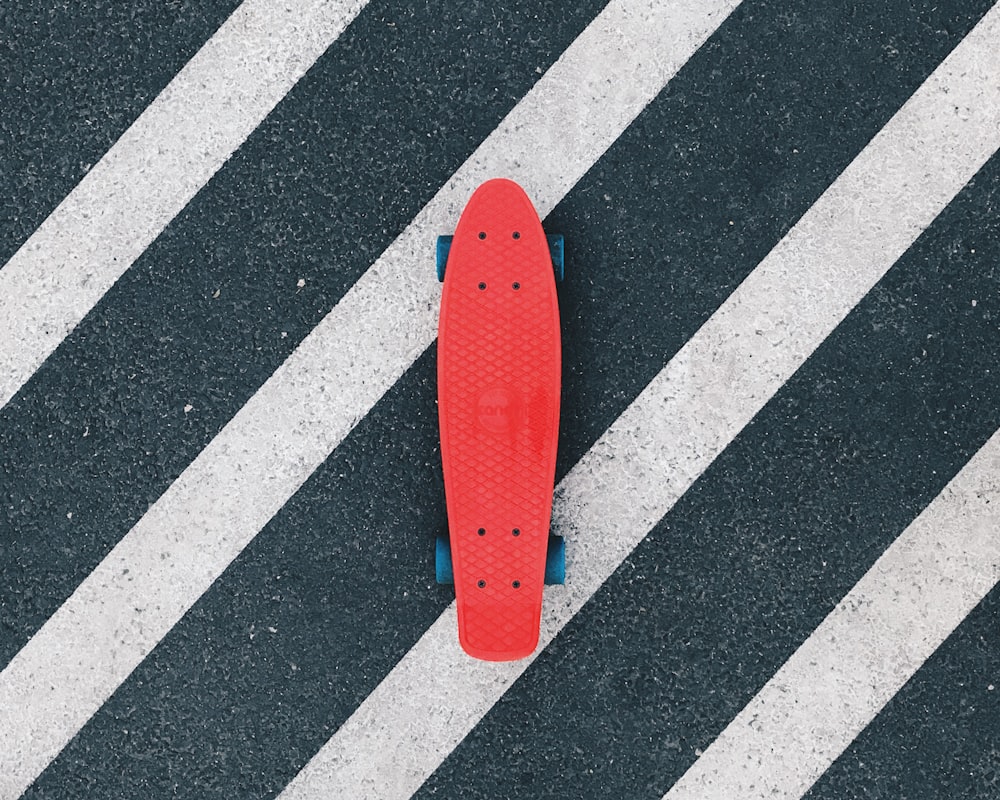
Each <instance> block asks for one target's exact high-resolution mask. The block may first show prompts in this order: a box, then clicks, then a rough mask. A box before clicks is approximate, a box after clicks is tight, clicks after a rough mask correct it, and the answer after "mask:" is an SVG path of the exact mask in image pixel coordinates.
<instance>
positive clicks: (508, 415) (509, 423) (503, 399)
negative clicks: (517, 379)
mask: <svg viewBox="0 0 1000 800" xmlns="http://www.w3.org/2000/svg"><path fill="white" fill-rule="evenodd" d="M519 406H520V404H519V403H518V401H517V396H516V395H515V393H514V392H512V391H510V390H509V389H506V388H504V387H502V386H499V387H495V388H492V389H487V390H486V391H485V392H483V393H482V394H481V395H479V402H478V403H477V404H476V419H478V420H479V424H480V425H481V426H482V427H483V428H485V429H486V430H488V431H491V432H493V433H507V432H509V431H510V429H511V428H512V427H513V426H514V424H515V422H516V420H517V417H518V414H519Z"/></svg>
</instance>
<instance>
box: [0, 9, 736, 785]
mask: <svg viewBox="0 0 1000 800" xmlns="http://www.w3.org/2000/svg"><path fill="white" fill-rule="evenodd" d="M737 1H738V0H675V1H674V2H671V3H667V2H664V1H661V2H658V3H653V4H652V5H651V4H650V3H649V2H648V1H647V0H631V2H626V1H625V0H616V2H613V3H611V4H610V5H609V6H608V7H607V8H606V9H605V10H604V11H602V12H601V14H600V15H599V16H598V17H597V18H596V19H595V20H594V22H593V23H592V24H591V25H590V26H589V27H588V28H587V29H586V30H585V31H584V32H583V33H582V34H581V36H580V37H579V38H578V39H577V40H576V41H575V42H574V43H573V44H572V45H571V46H570V48H569V49H568V50H567V51H566V52H565V53H564V54H563V55H562V57H561V58H560V59H559V60H558V61H557V62H556V63H555V64H554V65H553V67H552V68H551V69H550V70H549V71H548V72H547V73H546V74H545V75H544V76H542V78H541V79H540V80H539V82H538V83H537V84H536V86H535V87H534V88H533V89H532V91H531V92H529V93H528V94H527V95H526V96H525V97H524V99H523V100H522V101H521V102H520V103H519V104H518V105H517V106H516V107H515V108H514V109H513V110H512V111H511V113H510V114H509V115H508V117H507V118H506V119H505V120H504V121H503V122H502V123H501V125H500V126H499V127H498V128H497V130H496V131H494V132H493V133H492V134H491V135H490V136H489V137H488V138H487V139H486V140H485V141H484V142H483V144H482V145H481V146H480V147H479V148H478V149H477V150H476V152H475V153H474V154H473V155H472V156H471V157H470V158H469V160H468V161H467V162H466V163H465V164H464V165H463V166H462V167H461V169H460V170H459V171H458V172H457V173H456V174H455V175H454V176H453V177H452V179H451V180H450V181H449V183H448V184H447V185H446V186H445V187H444V188H442V190H441V191H440V192H439V193H438V194H437V195H436V196H435V198H434V199H433V200H432V201H431V202H430V203H429V204H428V205H427V206H426V207H425V208H424V209H423V210H422V211H421V212H420V214H419V215H418V216H417V217H416V219H415V220H414V221H413V222H412V223H411V225H410V226H409V227H408V228H407V229H406V230H405V231H404V232H403V233H402V234H401V235H400V236H399V238H398V239H396V241H395V242H393V244H392V245H390V247H389V248H388V249H387V250H386V251H385V253H383V254H382V256H381V257H380V258H379V259H378V261H377V262H376V263H375V264H374V265H373V266H372V268H371V269H369V270H368V272H367V273H366V274H365V275H364V276H363V277H362V278H361V279H360V280H359V281H358V283H357V284H355V286H354V287H352V289H351V291H350V292H348V293H347V295H345V297H344V298H343V299H342V300H341V302H340V303H338V305H337V306H336V307H335V308H334V309H333V311H331V312H330V314H329V315H327V317H326V318H325V319H324V320H323V321H322V322H321V323H320V324H319V325H318V326H317V327H316V329H315V330H314V331H313V332H312V333H310V335H309V336H308V337H306V339H305V340H304V341H303V342H302V343H301V344H300V346H299V347H298V348H297V349H296V351H295V352H294V353H293V354H292V356H291V357H290V358H289V359H288V360H287V361H286V362H285V363H284V364H283V365H282V366H281V367H280V368H279V369H278V370H277V371H276V372H275V373H274V375H273V376H272V377H271V378H270V379H269V380H268V381H267V383H266V384H265V385H264V386H263V387H261V389H260V390H259V391H258V392H257V394H256V395H254V397H253V398H251V400H250V401H249V402H248V403H247V405H246V406H244V407H243V409H241V410H240V412H239V413H238V414H237V415H236V416H235V417H234V418H233V419H232V420H231V421H230V423H229V424H228V425H227V426H226V427H225V429H223V431H222V432H221V433H220V434H219V435H218V436H217V437H216V438H215V439H214V440H213V441H212V442H211V444H209V446H208V447H207V448H206V449H205V450H204V451H203V452H202V453H201V454H200V455H199V456H198V458H196V459H195V461H194V462H192V463H191V465H190V466H189V467H188V468H187V469H186V470H185V471H184V472H183V473H182V475H181V476H180V477H179V478H178V479H177V481H175V482H174V484H173V485H172V486H171V487H170V488H169V489H168V490H167V492H165V493H164V494H163V496H162V497H161V498H160V499H159V500H158V501H157V502H156V503H155V504H154V505H153V507H152V508H150V510H149V511H148V512H147V513H146V515H145V516H144V517H143V518H142V519H141V520H140V521H139V522H138V523H137V524H136V525H135V526H134V527H133V528H132V530H131V531H130V532H129V533H128V534H127V535H126V536H125V537H124V538H123V539H122V541H121V542H120V543H119V544H118V546H117V547H115V549H114V550H113V551H112V552H111V553H110V554H109V555H108V556H107V557H106V558H105V559H104V560H103V561H102V562H101V564H100V565H98V567H97V568H96V569H95V570H94V572H93V573H92V574H91V575H90V576H88V577H87V579H86V580H85V581H84V582H83V583H82V584H81V585H80V587H79V588H78V589H77V591H76V592H74V593H73V595H72V596H71V597H70V598H69V599H68V600H67V601H66V603H64V604H63V606H62V607H61V608H60V609H59V610H58V611H57V612H56V613H55V614H54V615H53V616H52V617H51V618H50V619H49V620H48V622H46V624H45V625H44V626H43V627H42V628H41V630H39V632H38V633H37V634H36V635H35V636H34V637H33V638H32V639H31V641H29V642H28V644H27V645H26V646H25V647H24V648H23V649H22V650H21V651H20V652H19V653H18V654H17V656H15V657H14V659H13V660H12V661H11V662H10V664H8V666H7V667H6V669H5V670H4V671H3V672H2V673H0V754H3V756H4V758H6V759H8V760H9V761H10V762H11V763H10V768H9V769H2V770H0V798H7V797H11V796H14V795H16V794H17V793H18V792H20V791H22V790H23V788H24V787H25V786H26V785H27V784H28V783H29V782H30V781H31V780H32V779H33V778H34V777H35V776H36V775H37V774H38V773H39V772H41V770H42V769H44V768H45V766H46V765H47V764H48V763H49V761H51V759H52V758H54V757H55V756H56V754H57V753H58V752H59V751H60V750H61V749H62V748H63V747H64V746H65V745H66V743H67V742H68V741H69V739H70V738H71V737H72V736H73V735H74V734H75V733H76V732H77V731H78V730H79V729H80V727H81V726H82V725H83V724H84V723H85V722H86V721H87V719H89V718H90V716H91V715H92V714H93V713H94V712H95V711H96V710H97V709H98V708H99V707H100V706H101V704H102V703H103V702H104V701H105V700H106V699H107V698H108V697H109V696H110V695H111V693H112V692H114V691H115V689H117V687H118V686H119V685H120V684H121V682H122V681H124V680H125V678H127V677H128V675H129V673H131V671H132V670H133V669H134V668H135V667H136V665H138V664H139V662H140V661H141V660H142V659H143V658H144V657H145V656H146V654H147V653H149V651H150V650H151V649H152V648H153V647H154V646H155V645H156V643H157V642H158V641H159V640H160V639H161V638H162V637H163V636H164V635H165V634H166V633H167V631H169V630H170V628H171V627H172V626H173V625H174V624H175V623H176V622H177V620H178V619H180V617H181V616H182V615H183V614H184V613H185V612H186V611H187V610H188V608H190V607H191V605H192V604H193V603H194V602H195V601H196V600H197V599H198V597H200V596H201V594H202V593H203V592H205V590H206V589H208V587H209V586H210V585H211V584H212V582H213V581H214V580H215V579H216V578H217V577H218V576H219V575H220V574H221V573H222V571H223V570H224V569H225V568H226V567H227V566H228V565H229V563H230V562H231V561H232V559H233V558H235V557H236V556H237V555H238V554H239V553H240V551H241V550H242V549H243V548H244V547H246V546H247V544H249V542H250V541H251V540H252V539H253V537H254V536H256V534H257V532H258V531H259V530H260V529H261V528H262V527H263V526H264V525H265V524H266V523H267V521H268V520H269V519H270V518H271V517H272V516H273V515H274V514H275V513H276V512H277V511H278V509H279V508H281V506H282V505H283V504H284V503H285V502H286V501H287V500H288V498H289V497H290V496H291V495H292V494H293V493H294V492H295V491H296V490H297V489H298V487H299V486H301V484H302V483H303V482H304V481H305V480H306V478H308V476H309V475H310V474H311V473H312V471H313V470H314V469H316V467H318V466H319V465H320V464H321V463H322V462H323V460H324V459H325V458H326V457H327V455H328V454H329V453H330V452H331V451H332V450H333V449H334V448H335V447H336V446H337V445H338V444H339V443H340V442H341V440H342V439H343V438H344V436H346V435H347V434H348V433H349V432H350V430H351V429H352V428H353V427H354V425H355V424H356V423H357V422H358V420H360V419H361V418H362V417H363V416H364V415H365V414H366V413H367V412H368V411H369V409H370V408H371V407H372V406H373V405H374V404H375V402H376V401H377V400H378V399H379V398H380V397H381V396H382V395H383V394H384V393H385V392H386V391H387V390H388V389H389V388H390V387H391V386H392V384H393V383H394V382H395V381H396V380H397V379H398V378H399V376H400V375H401V374H402V373H403V372H404V371H405V370H406V368H407V367H409V365H410V364H412V363H413V361H414V360H416V358H417V357H418V356H419V355H420V354H421V353H422V352H423V351H424V350H425V349H426V348H427V347H428V346H429V345H430V344H431V343H432V342H433V339H434V336H435V332H436V326H437V307H438V302H439V299H440V286H439V284H438V283H437V280H436V278H435V272H434V268H433V255H432V254H433V252H434V237H435V235H436V234H437V233H439V232H441V231H444V230H448V229H449V228H450V227H453V226H454V224H455V221H456V220H457V218H458V214H459V211H460V210H461V207H462V205H463V204H464V203H465V201H466V199H467V198H468V196H469V195H470V194H471V192H472V190H473V189H474V188H475V186H477V185H478V184H479V183H480V182H482V181H483V180H484V179H485V178H487V177H493V176H496V175H507V176H509V177H512V178H514V179H516V180H518V181H520V182H521V183H522V185H524V186H525V188H526V189H527V190H528V191H529V193H530V194H531V196H532V198H533V200H534V201H535V203H536V206H537V208H538V210H539V212H540V213H541V214H543V215H544V214H546V213H548V212H549V211H550V210H551V209H552V208H553V207H554V206H555V204H556V203H557V202H558V201H559V200H560V199H561V198H562V197H563V196H564V195H565V194H566V192H567V191H569V189H570V188H571V187H572V186H573V185H574V184H575V183H576V182H577V181H578V180H579V179H580V177H581V176H582V175H583V174H584V173H585V172H586V171H587V170H588V169H589V168H590V167H591V166H592V165H593V164H594V162H595V161H596V160H597V159H598V158H600V156H601V155H602V154H603V153H604V151H605V150H606V149H607V148H608V147H609V146H610V145H611V144H612V143H613V142H614V140H615V139H616V138H617V137H618V136H619V135H620V134H621V132H622V131H623V130H624V129H625V127H627V125H628V124H629V123H630V122H631V121H632V120H633V119H634V118H635V116H636V115H638V114H639V112H640V111H641V110H642V109H643V108H644V107H645V106H646V104H647V103H649V102H650V100H651V99H652V98H653V97H655V95H656V94H657V93H658V92H659V91H660V89H662V87H663V86H664V84H665V83H666V82H667V80H669V78H670V77H671V76H672V75H674V74H675V73H676V71H677V69H679V68H680V66H681V65H682V64H683V63H684V61H686V60H687V59H688V58H689V57H690V56H691V54H692V53H694V51H695V50H696V49H697V48H698V46H699V45H700V44H701V43H702V42H703V41H704V40H705V39H706V38H707V37H708V35H709V34H710V33H711V32H712V31H713V30H714V29H715V28H716V27H717V26H718V25H719V24H720V23H721V21H722V20H723V19H724V18H725V17H726V15H727V14H728V13H729V12H730V11H731V10H732V8H734V7H735V6H736V5H737ZM552 109H559V110H560V111H559V113H558V114H553V113H552Z"/></svg>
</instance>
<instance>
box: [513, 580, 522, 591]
mask: <svg viewBox="0 0 1000 800" xmlns="http://www.w3.org/2000/svg"><path fill="white" fill-rule="evenodd" d="M511 586H513V587H514V588H515V589H520V588H521V581H514V582H513V583H512V584H511Z"/></svg>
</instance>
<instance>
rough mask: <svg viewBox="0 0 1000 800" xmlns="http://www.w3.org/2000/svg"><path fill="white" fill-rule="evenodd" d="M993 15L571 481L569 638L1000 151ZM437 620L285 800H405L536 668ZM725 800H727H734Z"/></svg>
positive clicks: (557, 519) (548, 627) (554, 623)
mask: <svg viewBox="0 0 1000 800" xmlns="http://www.w3.org/2000/svg"><path fill="white" fill-rule="evenodd" d="M998 34H1000V9H998V8H994V9H993V10H992V11H991V12H989V13H988V14H987V16H986V17H984V18H983V20H982V21H981V22H980V23H979V24H978V25H977V27H976V28H975V29H974V30H973V31H972V32H971V33H970V34H969V35H968V36H967V37H966V38H965V39H964V40H963V41H962V43H961V44H960V45H959V46H958V47H957V48H956V49H955V50H954V51H953V52H952V53H951V54H950V55H949V56H948V58H947V59H945V61H944V62H943V63H942V64H941V65H940V66H939V67H938V69H937V70H935V72H934V74H933V75H932V76H931V77H930V78H929V79H928V80H927V81H926V82H925V83H924V85H923V86H922V87H921V88H920V89H919V90H918V91H917V92H916V93H915V94H914V96H913V97H911V98H910V100H909V101H907V103H906V104H905V105H904V106H903V108H902V109H900V111H899V112H898V113H897V114H896V115H895V116H894V117H893V119H892V120H891V121H890V122H889V123H888V124H887V125H886V126H885V128H883V130H882V131H881V132H880V133H879V134H878V135H877V136H876V137H875V138H874V139H873V140H872V142H871V143H870V144H869V145H868V147H866V148H865V150H864V151H863V152H862V153H861V154H860V155H859V156H858V157H857V158H856V159H855V160H854V161H853V162H852V163H851V165H850V166H849V167H848V168H847V169H846V170H845V171H844V172H843V173H842V174H841V176H840V177H839V178H838V179H837V180H836V181H835V182H834V184H833V185H832V186H831V187H830V188H829V189H828V190H827V191H826V192H825V193H824V195H823V196H822V197H821V198H820V200H819V201H817V203H816V204H815V205H814V206H813V207H812V208H811V209H810V210H809V211H808V212H807V213H806V214H805V215H804V216H803V217H802V219H801V220H800V221H799V222H798V223H797V224H796V225H795V227H794V228H793V229H792V230H791V231H790V232H789V233H788V234H787V235H786V236H785V238H784V239H782V241H781V242H779V244H778V245H777V246H776V247H775V248H774V249H773V250H772V251H771V252H770V253H769V254H768V256H767V257H766V258H765V259H764V261H763V262H762V263H761V264H760V265H759V266H758V267H757V269H756V270H755V271H754V272H753V273H752V274H751V275H750V276H749V277H748V278H747V280H746V281H744V283H743V284H742V285H741V286H740V287H739V288H738V289H737V291H736V292H735V293H734V294H733V295H732V296H731V297H730V298H729V299H728V300H727V301H726V302H725V303H724V304H723V305H722V306H721V307H720V308H719V309H718V311H717V312H716V313H715V314H714V315H713V316H712V317H711V319H709V321H708V322H707V323H706V324H705V325H704V326H703V327H702V328H701V329H700V330H699V331H698V333H697V334H696V335H695V336H694V337H693V338H692V339H691V340H690V341H689V342H688V343H687V344H686V345H685V346H684V347H683V348H682V349H681V350H680V352H679V353H678V354H677V355H676V357H675V358H674V359H672V360H671V362H670V363H669V364H668V365H667V366H666V367H665V368H664V369H663V371H662V372H661V373H660V374H659V375H658V376H657V377H656V378H655V379H654V380H653V381H652V383H650V385H649V386H648V387H647V388H646V389H645V390H644V391H643V392H642V394H640V396H639V397H638V398H637V399H636V400H635V402H634V403H633V404H632V405H631V406H630V407H629V408H628V409H627V410H626V411H625V413H624V414H622V416H621V417H619V419H618V420H617V421H616V422H615V423H614V424H613V425H612V426H611V427H610V428H609V429H608V431H607V432H606V433H605V434H604V435H603V436H602V437H601V439H600V440H599V441H598V442H597V443H596V444H595V445H594V447H593V448H591V450H590V451H589V452H588V453H587V454H586V455H585V456H584V457H583V458H582V459H581V460H580V461H579V462H578V463H577V464H576V466H574V468H573V469H572V470H571V471H570V473H569V474H568V475H567V476H566V478H565V479H564V480H563V481H562V482H561V484H560V485H559V487H558V489H557V495H556V502H555V507H554V509H553V516H554V523H553V524H554V526H555V527H556V528H557V529H559V530H560V531H561V532H563V533H565V534H566V535H567V536H568V537H569V538H570V540H571V541H570V548H571V549H570V558H571V576H570V581H569V582H568V584H567V586H566V587H565V590H564V591H561V592H560V591H559V590H554V591H550V592H548V593H547V596H546V609H545V614H544V617H543V618H544V621H545V627H544V629H543V633H542V643H543V644H546V643H548V642H550V641H551V640H552V639H553V638H554V637H555V635H556V634H557V633H558V632H559V630H561V628H562V627H563V626H564V625H565V624H566V623H567V622H568V621H569V620H570V619H571V618H572V617H573V616H574V615H575V614H576V613H577V612H578V611H579V610H580V609H581V608H582V607H583V606H584V604H585V603H586V602H587V600H588V599H589V598H590V597H591V596H592V595H593V593H594V592H596V591H597V589H598V588H599V587H600V586H601V584H602V583H603V582H604V581H605V580H606V579H607V578H608V577H609V576H610V575H611V573H612V572H613V571H614V570H615V569H616V568H617V567H618V566H619V564H620V563H621V562H622V561H623V560H624V559H625V558H626V557H627V556H628V554H629V553H630V552H631V551H632V549H634V547H635V546H636V545H637V544H638V543H639V542H640V541H641V540H642V538H643V537H644V536H645V535H646V533H647V532H648V531H649V530H650V529H651V528H652V527H653V526H654V525H655V524H656V523H657V522H658V521H659V519H660V518H661V517H662V516H663V515H664V514H665V513H666V512H667V511H668V510H669V509H670V508H671V506H672V505H673V504H674V503H675V502H676V501H677V499H679V498H680V497H681V495H683V494H684V492H685V491H686V490H687V489H688V488H689V487H690V485H691V484H692V483H693V482H694V481H695V480H696V479H697V478H698V476H699V475H701V473H702V472H703V471H704V470H705V469H706V468H707V467H708V465H709V464H710V463H711V462H712V461H713V460H714V459H715V458H716V457H717V456H718V454H719V453H720V452H721V451H722V450H723V449H725V447H726V446H727V445H728V444H729V443H730V442H731V441H732V440H733V438H734V437H735V436H736V435H737V434H738V433H739V431H740V430H741V429H742V428H743V427H744V426H745V425H746V424H747V423H748V422H749V421H750V420H751V419H752V418H753V417H754V415H755V414H756V413H757V412H758V411H759V410H760V409H761V408H763V406H764V405H765V404H766V403H767V402H768V400H769V399H770V398H771V397H772V396H773V395H774V393H775V392H776V391H777V390H778V389H779V388H780V387H781V385H782V384H783V383H784V382H785V381H786V380H787V379H788V378H789V377H790V376H791V375H792V374H793V373H794V371H795V370H796V369H798V367H799V366H800V365H801V364H802V362H803V361H804V360H805V359H806V358H807V357H808V356H809V355H810V354H811V353H812V352H813V350H814V349H815V348H816V347H817V346H818V345H819V344H820V343H821V342H822V341H823V339H825V338H826V336H828V335H829V333H830V332H831V331H832V330H833V329H834V328H835V327H836V326H837V325H838V324H839V323H840V321H841V320H842V319H843V318H844V317H845V316H846V315H847V314H848V313H849V312H850V310H851V309H852V308H853V307H854V306H855V305H856V304H857V303H858V302H859V301H860V299H861V298H862V297H864V295H865V294H866V293H867V292H868V291H869V290H870V289H871V287H872V286H873V285H874V284H875V283H876V282H877V281H878V280H879V279H880V278H881V277H882V276H883V275H884V274H885V272H886V271H887V270H888V269H889V268H890V267H891V266H892V264H893V263H894V262H895V261H896V260H897V259H898V258H899V257H900V255H902V253H903V252H904V251H905V250H906V249H907V248H908V247H909V246H910V245H911V244H912V243H913V242H914V241H915V239H916V238H917V236H918V235H919V234H920V232H921V231H922V230H924V229H925V228H926V227H927V226H928V225H929V224H930V222H931V221H932V220H933V219H934V218H935V216H937V214H938V213H940V211H941V210H942V209H943V208H944V207H945V206H946V205H947V204H948V203H949V202H950V201H951V199H952V198H953V197H954V196H955V194H956V193H957V192H958V191H959V190H960V189H961V187H962V186H963V185H964V184H965V183H966V182H967V181H968V180H969V179H970V178H971V177H972V176H973V175H974V174H975V172H976V171H977V170H978V169H979V168H980V167H981V166H982V165H983V164H984V163H985V162H986V161H987V160H988V159H989V157H990V156H991V155H992V154H993V153H994V152H995V151H996V150H997V148H998V147H1000V64H997V63H996V61H995V59H993V58H992V57H991V52H992V50H991V48H992V44H991V42H992V41H994V40H995V39H996V36H997V35H998ZM454 626H455V618H454V606H452V607H450V608H449V609H448V611H447V612H446V613H445V614H443V615H442V616H441V617H440V618H439V619H438V620H437V621H436V622H435V623H434V624H433V625H432V626H431V628H430V629H429V630H428V631H427V633H426V634H425V635H424V636H423V637H422V638H421V640H420V641H419V642H418V643H417V645H416V646H415V647H414V648H413V649H412V650H411V651H410V652H409V653H408V654H407V655H406V656H405V657H404V658H403V659H402V660H401V661H400V663H399V664H398V665H397V667H396V668H395V669H394V670H393V671H392V672H391V673H390V674H389V675H388V676H387V677H386V678H385V680H383V681H382V683H381V684H380V685H379V686H378V687H377V688H376V689H375V691H374V692H372V693H371V694H370V695H369V697H368V698H367V699H366V700H365V701H364V702H363V703H362V705H361V706H360V707H359V708H358V709H357V711H356V712H355V713H354V715H352V717H351V718H350V719H349V720H348V721H347V722H346V723H345V724H344V725H343V726H342V727H341V728H340V730H339V731H338V732H337V733H336V734H335V735H334V736H333V737H332V738H331V739H330V741H329V742H328V743H327V745H326V746H325V747H324V748H323V749H322V750H321V751H320V752H319V753H318V754H317V755H316V757H315V758H314V759H313V760H312V761H311V762H310V763H309V764H308V765H307V766H306V767H305V768H304V769H303V770H302V772H301V773H300V774H299V776H298V777H297V778H296V779H295V780H294V781H293V782H292V783H291V784H290V785H289V786H288V788H287V789H286V791H285V793H284V794H283V797H285V798H294V799H295V800H299V799H300V798H312V797H322V796H351V797H378V798H390V797H391V798H397V797H398V798H404V797H409V796H410V795H411V794H412V793H413V792H415V791H416V790H417V788H418V787H419V786H420V785H421V783H422V782H423V781H424V780H425V779H426V778H427V776H429V775H430V774H431V773H432V772H433V771H434V770H435V769H436V768H437V766H438V765H439V764H440V763H441V762H442V760H443V759H444V758H446V757H447V755H448V754H449V753H450V752H451V751H452V750H453V749H454V747H455V746H456V745H457V744H458V743H459V742H460V741H461V740H462V739H463V738H464V737H465V736H466V735H467V734H468V733H469V732H470V731H471V730H472V728H473V727H474V726H475V725H476V724H477V723H478V721H479V720H480V719H481V718H482V717H483V715H485V714H486V712H487V711H488V710H489V709H490V708H491V707H492V706H493V705H494V704H495V703H496V702H497V701H498V700H499V698H500V697H501V696H502V695H503V694H504V692H505V691H506V690H507V689H508V688H509V687H510V686H511V684H512V683H513V682H514V681H515V680H516V679H517V677H518V676H519V675H521V674H522V673H523V672H524V670H525V669H527V667H528V666H529V664H530V660H528V661H523V662H516V663H513V664H500V665H493V664H486V663H483V662H476V661H473V660H471V659H469V658H467V657H466V656H465V655H464V654H463V653H462V652H461V651H460V650H459V648H458V646H457V643H456V641H455V636H454ZM729 796H732V795H729Z"/></svg>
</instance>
